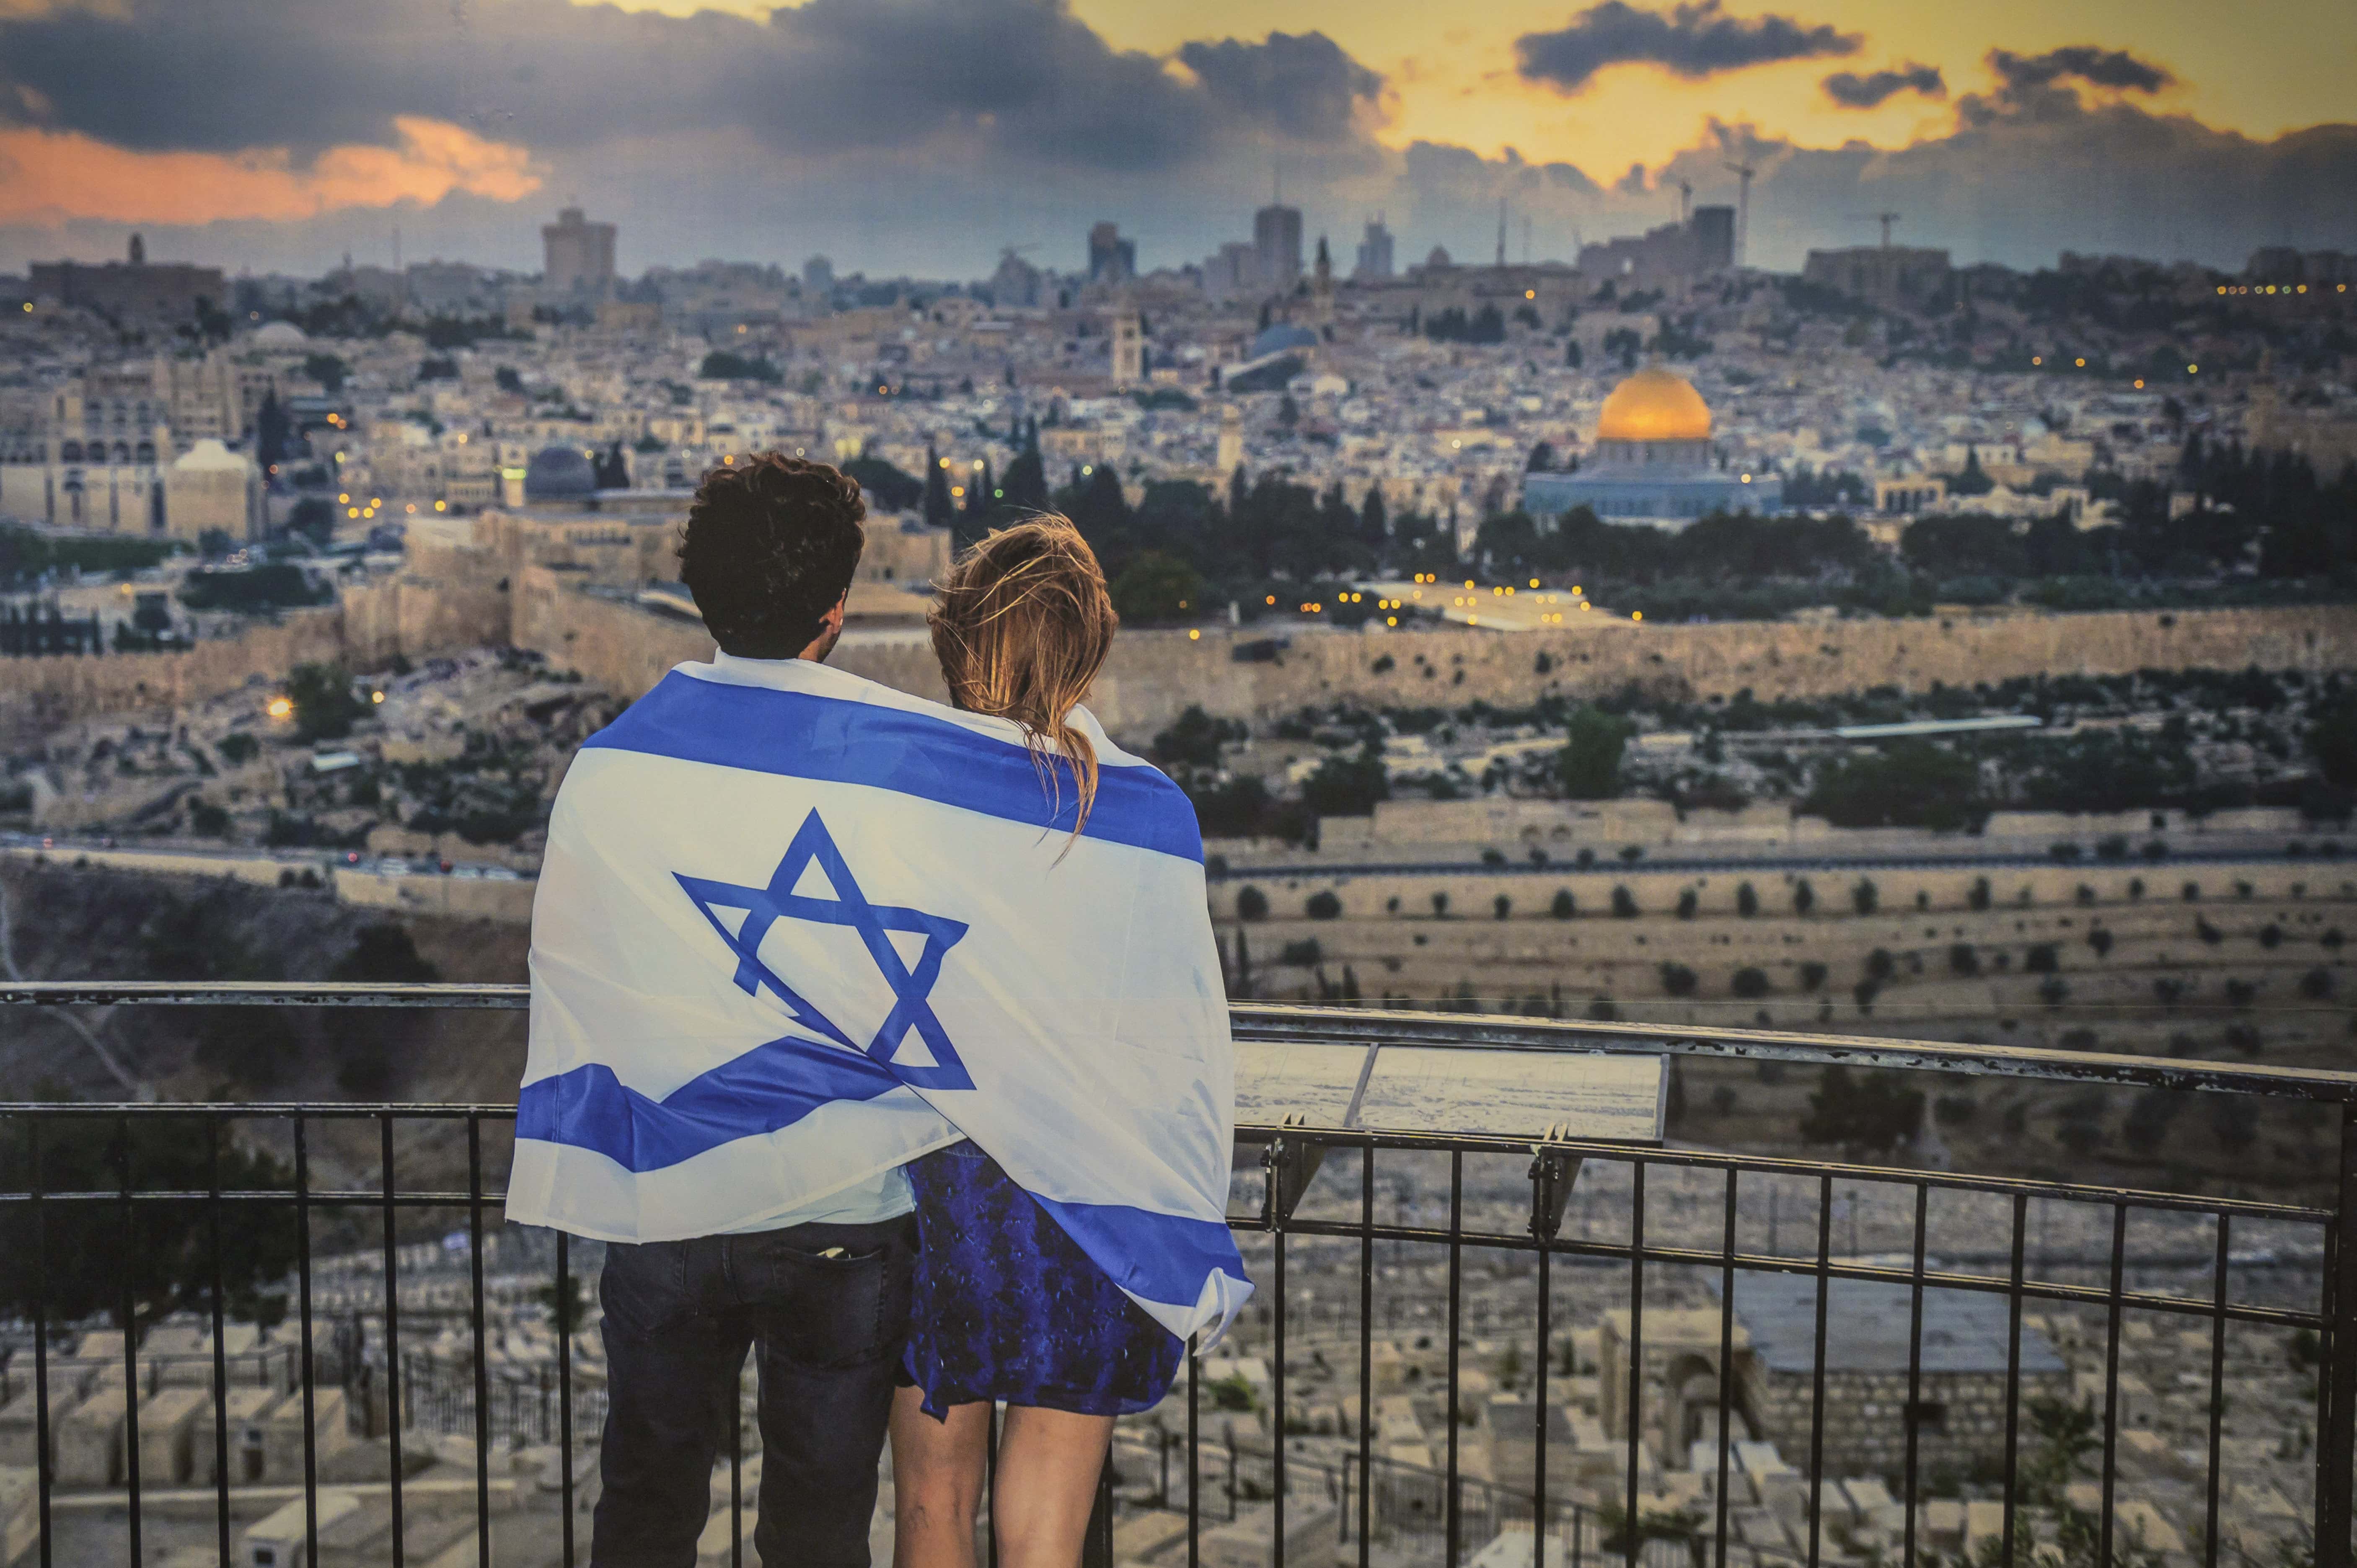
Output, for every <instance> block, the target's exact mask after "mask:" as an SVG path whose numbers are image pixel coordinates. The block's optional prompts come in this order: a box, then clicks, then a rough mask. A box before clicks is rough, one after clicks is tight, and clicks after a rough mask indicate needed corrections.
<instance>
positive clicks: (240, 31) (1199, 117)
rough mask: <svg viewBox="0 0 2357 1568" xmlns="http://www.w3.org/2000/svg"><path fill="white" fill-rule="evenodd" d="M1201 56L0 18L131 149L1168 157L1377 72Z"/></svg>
mask: <svg viewBox="0 0 2357 1568" xmlns="http://www.w3.org/2000/svg"><path fill="white" fill-rule="evenodd" d="M1188 52H1189V56H1190V57H1191V58H1189V61H1188V63H1189V65H1190V66H1192V67H1193V68H1194V69H1195V70H1196V73H1197V76H1198V78H1199V82H1200V85H1199V84H1190V83H1188V82H1185V81H1179V80H1178V79H1177V78H1175V77H1174V76H1173V75H1172V74H1171V73H1170V72H1169V71H1168V70H1165V69H1164V67H1163V62H1162V61H1161V60H1159V59H1156V58H1154V57H1152V56H1150V55H1146V54H1141V53H1138V52H1135V51H1132V50H1122V49H1116V48H1113V47H1112V46H1110V45H1109V44H1107V43H1106V42H1105V41H1104V39H1103V38H1101V37H1100V36H1099V35H1098V34H1097V33H1096V32H1095V31H1093V30H1092V28H1090V27H1088V25H1087V24H1085V23H1083V22H1082V21H1081V20H1079V19H1078V18H1077V17H1075V16H1072V15H1071V12H1070V10H1069V8H1068V6H1067V5H1065V4H1064V3H1062V0H893V3H890V4H883V3H878V0H807V3H806V4H803V5H797V6H792V7H780V9H778V10H777V11H775V12H773V13H771V14H770V16H769V17H768V18H767V19H766V20H754V19H749V18H746V17H739V16H725V15H721V14H719V13H716V12H710V11H705V12H699V13H697V14H695V15H694V16H684V17H673V16H662V15H658V14H651V13H630V12H624V11H621V10H619V9H617V8H615V7H611V6H595V7H584V6H576V5H571V4H568V3H567V0H502V3H501V4H499V5H473V6H463V7H462V6H456V5H451V4H450V3H449V0H371V3H370V4H368V5H353V4H350V0H275V3H269V4H263V3H257V0H127V3H126V4H124V5H121V6H117V7H110V8H108V9H107V10H106V11H103V12H101V11H92V10H86V9H70V10H53V11H49V12H47V13H44V14H42V15H38V16H28V17H19V18H16V19H14V20H6V21H0V102H5V101H6V99H7V98H8V97H9V96H10V94H9V93H8V91H6V90H8V89H16V90H19V92H18V94H17V96H19V97H21V90H23V89H27V88H29V89H31V90H33V91H36V92H38V94H39V95H40V99H39V101H40V102H45V103H46V104H48V112H47V113H45V114H44V115H43V116H42V123H43V124H47V125H49V126H52V127H55V128H59V129H67V130H75V131H81V132H84V133H87V134H91V135H93V136H97V137H100V138H102V139H103V140H106V141H108V142H112V143H114V144H117V145H124V146H130V147H134V148H141V149H156V148H195V149H199V150H208V151H221V152H228V151H236V150H242V149H244V148H249V147H258V146H282V145H285V146H293V147H295V148H296V149H297V151H298V152H307V151H310V150H314V149H316V148H317V147H320V146H325V145H344V144H353V143H361V144H379V145H382V144H383V143H385V142H387V141H389V140H390V139H391V135H392V131H391V126H392V121H393V116H395V115H397V114H423V115H428V116H432V117H436V118H440V119H446V120H449V121H453V122H455V123H457V124H464V125H467V126H468V127H469V128H470V129H473V130H475V131H477V132H478V133H479V134H483V135H486V136H490V137H495V138H498V139H501V140H506V141H514V142H521V143H523V144H524V145H528V146H530V147H532V148H533V150H534V151H535V152H536V153H550V152H554V151H558V150H562V149H565V148H577V147H583V146H587V145H593V144H597V143H600V142H604V141H607V140H608V139H611V138H614V137H618V136H666V135H695V134H705V133H712V132H736V133H741V134H745V135H747V136H749V137H750V138H751V139H752V140H753V141H754V142H755V143H756V144H757V145H760V146H764V147H767V148H770V149H772V150H775V151H779V152H785V153H792V154H797V155H805V156H807V155H827V154H834V153H840V152H845V151H850V150H863V151H864V150H873V149H877V148H903V149H906V148H914V147H918V146H922V145H932V144H936V143H939V142H940V141H942V139H943V138H945V137H947V138H953V139H954V140H955V141H956V142H957V143H958V144H959V145H961V146H966V145H974V144H976V143H979V144H981V145H987V146H994V147H996V148H997V149H999V150H1000V151H1001V152H1003V153H1005V154H1006V155H1008V156H1012V157H1017V158H1020V159H1023V160H1026V161H1030V162H1049V163H1055V164H1065V165H1076V166H1087V167H1097V168H1107V169H1152V168H1168V167H1172V166H1179V165H1182V164H1185V163H1188V162H1189V161H1192V160H1195V159H1198V158H1200V157H1203V156H1208V155H1209V154H1211V152H1213V151H1215V150H1216V149H1218V148H1220V147H1222V146H1223V145H1227V144H1229V143H1232V141H1234V140H1235V139H1237V138H1238V137H1240V136H1245V135H1250V134H1254V132H1256V131H1259V130H1263V129H1270V128H1273V129H1275V130H1278V131H1281V132H1283V133H1285V134H1288V135H1291V136H1293V137H1296V138H1297V139H1310V140H1317V139H1327V138H1335V137H1340V136H1343V135H1347V134H1349V133H1350V131H1351V125H1352V123H1353V114H1354V113H1355V111H1356V109H1357V107H1358V105H1359V104H1360V103H1361V102H1367V101H1370V100H1372V98H1373V97H1374V96H1375V95H1376V94H1377V93H1378V92H1379V91H1380V90H1381V88H1382V79H1381V78H1380V77H1378V76H1376V75H1375V74H1374V73H1373V72H1372V71H1370V70H1366V69H1365V68H1364V67H1361V66H1360V65H1359V64H1358V63H1357V62H1356V61H1354V60H1352V59H1351V57H1350V56H1349V55H1347V54H1346V53H1344V52H1343V51H1342V50H1341V49H1340V48H1338V47H1336V46H1335V44H1334V43H1333V42H1332V40H1330V39H1329V38H1325V37H1323V36H1322V35H1318V34H1310V35H1307V36H1304V37H1299V38H1295V37H1291V36H1288V35H1285V34H1275V35H1273V36H1272V37H1271V38H1269V40H1268V41H1267V42H1266V43H1265V44H1248V43H1243V42H1239V41H1236V40H1233V39H1230V40H1227V41H1225V42H1222V43H1220V44H1215V45H1206V46H1196V47H1194V48H1190V49H1189V51H1188Z"/></svg>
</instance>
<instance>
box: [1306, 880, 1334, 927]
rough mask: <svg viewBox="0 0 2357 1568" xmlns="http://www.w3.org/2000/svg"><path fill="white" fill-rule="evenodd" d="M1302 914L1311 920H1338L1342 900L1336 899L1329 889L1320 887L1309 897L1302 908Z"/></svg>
mask: <svg viewBox="0 0 2357 1568" xmlns="http://www.w3.org/2000/svg"><path fill="white" fill-rule="evenodd" d="M1302 913H1304V914H1306V915H1308V917H1309V918H1311V919H1313V920H1335V919H1340V918H1341V915H1342V900H1341V899H1340V898H1338V897H1335V896H1334V894H1333V892H1332V890H1331V889H1329V888H1324V887H1321V888H1319V889H1318V891H1317V892H1315V893H1312V894H1311V895H1310V896H1309V901H1308V903H1307V904H1305V905H1303V906H1302Z"/></svg>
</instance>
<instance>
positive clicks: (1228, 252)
mask: <svg viewBox="0 0 2357 1568" xmlns="http://www.w3.org/2000/svg"><path fill="white" fill-rule="evenodd" d="M1259 288H1260V256H1259V253H1258V252H1255V251H1254V249H1253V248H1252V247H1251V246H1250V245H1247V244H1245V243H1244V242H1242V241H1241V240H1231V241H1229V242H1227V243H1226V244H1224V245H1222V246H1221V247H1220V248H1219V250H1218V251H1217V252H1215V253H1213V254H1211V255H1209V256H1206V257H1204V258H1203V296H1204V297H1205V298H1206V299H1209V300H1211V301H1212V302H1213V303H1215V304H1217V303H1222V302H1225V301H1228V300H1232V299H1243V298H1245V297H1247V296H1248V295H1253V294H1254V293H1256V292H1257V291H1258V290H1259Z"/></svg>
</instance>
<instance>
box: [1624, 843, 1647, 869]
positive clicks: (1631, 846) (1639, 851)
mask: <svg viewBox="0 0 2357 1568" xmlns="http://www.w3.org/2000/svg"><path fill="white" fill-rule="evenodd" d="M1644 858H1645V846H1644V845H1643V844H1641V843H1624V844H1622V845H1621V846H1620V859H1621V862H1622V863H1623V864H1624V865H1636V864H1637V863H1638V862H1639V861H1641V860H1642V859H1644Z"/></svg>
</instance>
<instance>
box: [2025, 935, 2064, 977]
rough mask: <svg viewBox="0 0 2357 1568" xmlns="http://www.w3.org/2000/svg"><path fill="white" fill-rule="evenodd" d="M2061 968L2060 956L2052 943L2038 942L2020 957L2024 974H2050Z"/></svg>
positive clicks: (2059, 952)
mask: <svg viewBox="0 0 2357 1568" xmlns="http://www.w3.org/2000/svg"><path fill="white" fill-rule="evenodd" d="M2061 966H2062V954H2061V950H2058V949H2057V948H2056V947H2055V945H2054V944H2053V943H2052V942H2040V943H2039V944H2038V945H2037V946H2036V947H2033V948H2031V949H2030V950H2029V951H2028V952H2026V953H2024V954H2022V957H2021V968H2022V972H2023V973H2025V974H2051V973H2053V972H2055V971H2056V970H2057V969H2060V968H2061Z"/></svg>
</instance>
